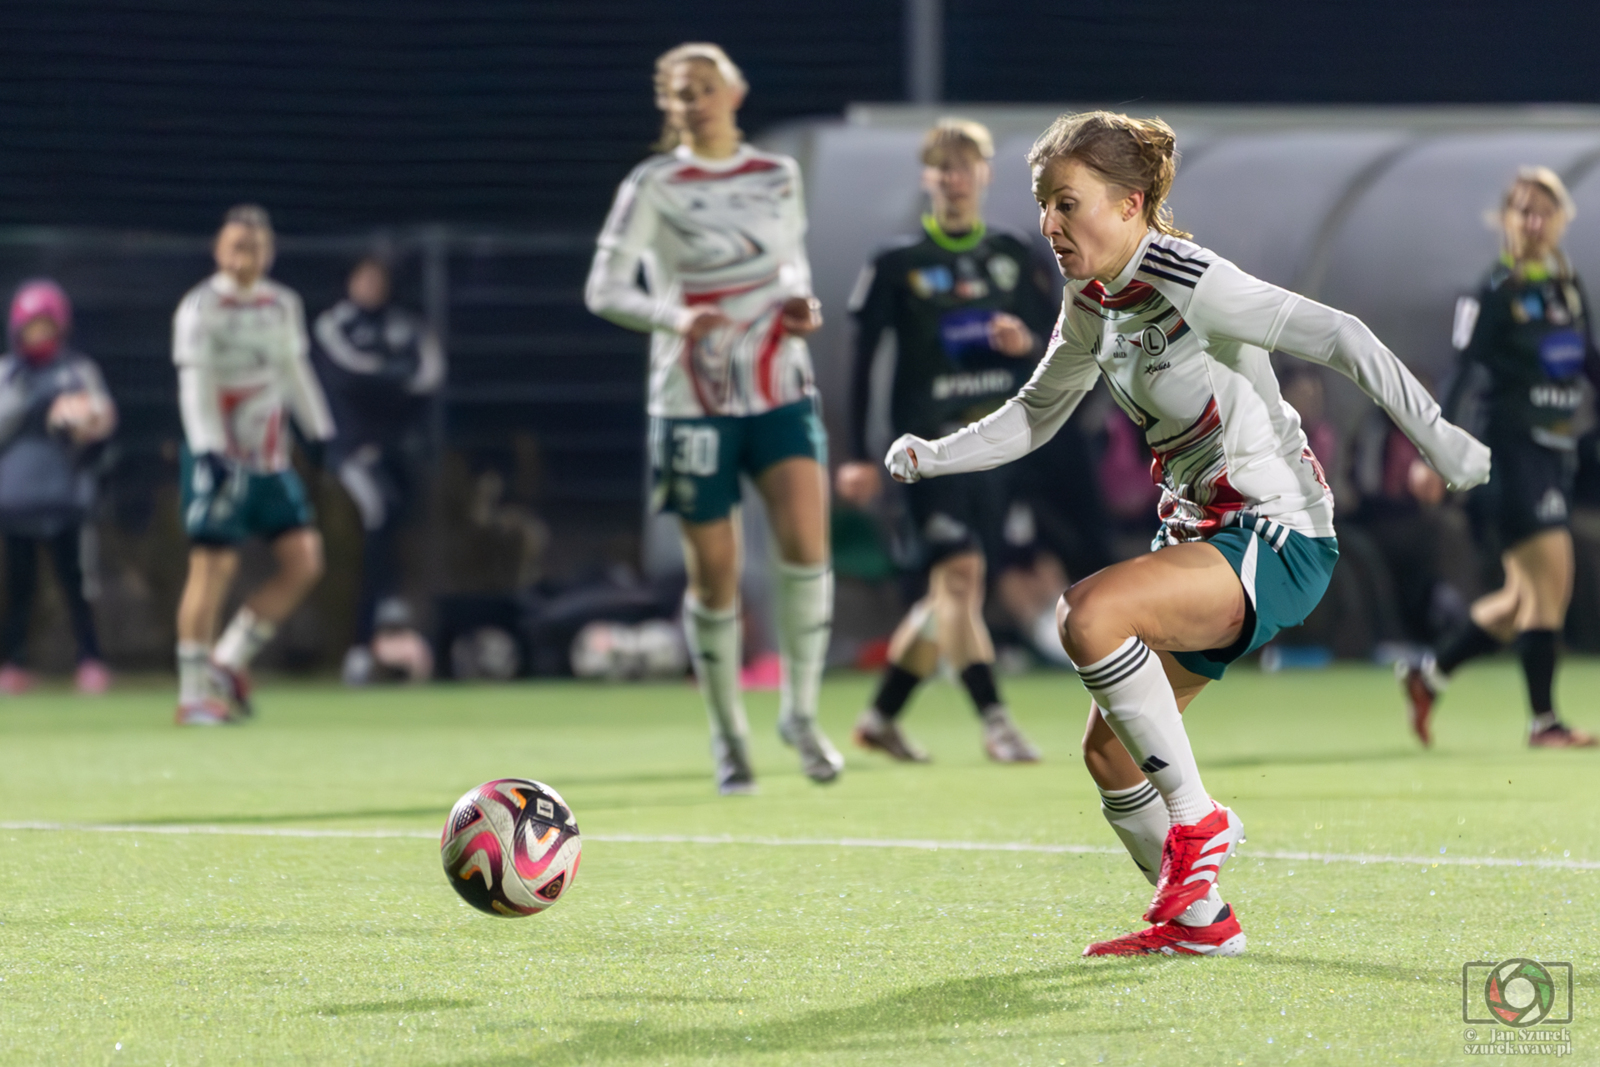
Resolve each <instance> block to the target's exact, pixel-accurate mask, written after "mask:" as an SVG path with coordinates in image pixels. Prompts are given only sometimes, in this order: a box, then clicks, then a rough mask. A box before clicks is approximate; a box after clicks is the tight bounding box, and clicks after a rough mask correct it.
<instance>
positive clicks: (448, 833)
mask: <svg viewBox="0 0 1600 1067" xmlns="http://www.w3.org/2000/svg"><path fill="white" fill-rule="evenodd" d="M581 848H582V844H581V842H580V841H579V840H578V823H577V820H575V819H574V818H573V817H572V809H571V808H569V807H567V802H566V801H565V800H562V799H561V794H560V793H557V792H556V791H555V790H554V789H551V788H550V787H549V786H547V785H545V784H544V783H543V782H534V781H530V780H528V779H526V778H497V779H495V780H494V781H492V782H485V783H483V784H482V785H480V786H478V787H477V788H476V789H472V790H469V791H468V792H467V794H466V795H465V796H463V797H462V798H461V799H460V800H458V801H456V806H455V807H454V808H452V809H450V819H449V821H448V822H446V823H445V824H444V835H443V836H442V837H441V838H440V840H439V858H440V859H441V860H443V861H444V873H445V877H447V878H449V879H450V884H451V885H452V886H454V887H455V890H456V892H457V893H460V894H461V899H463V900H465V901H466V902H467V903H468V904H471V905H472V906H473V907H474V908H477V909H478V910H479V911H486V912H488V913H489V914H490V915H505V916H509V917H511V918H516V917H518V916H521V915H535V914H537V913H539V912H541V911H543V910H544V909H546V908H548V907H549V906H550V905H552V904H554V903H555V902H556V901H558V900H560V899H561V894H562V893H565V892H566V891H567V889H568V887H569V886H571V885H572V880H573V879H574V878H576V877H577V875H578V853H579V851H580V850H581Z"/></svg>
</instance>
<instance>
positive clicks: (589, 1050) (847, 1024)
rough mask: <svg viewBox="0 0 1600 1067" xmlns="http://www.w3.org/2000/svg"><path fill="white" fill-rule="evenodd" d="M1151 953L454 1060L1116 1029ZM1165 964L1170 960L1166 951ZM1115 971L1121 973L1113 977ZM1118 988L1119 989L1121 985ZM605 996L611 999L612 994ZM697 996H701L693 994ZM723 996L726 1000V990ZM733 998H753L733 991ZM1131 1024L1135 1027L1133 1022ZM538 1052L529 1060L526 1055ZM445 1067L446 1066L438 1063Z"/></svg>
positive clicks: (885, 1044)
mask: <svg viewBox="0 0 1600 1067" xmlns="http://www.w3.org/2000/svg"><path fill="white" fill-rule="evenodd" d="M1152 962H1153V961H1152V960H1150V959H1135V960H1106V961H1096V963H1095V964H1094V965H1093V966H1068V967H1049V968H1041V969H1038V970H1033V971H1023V972H1018V973H1013V974H997V975H984V976H980V977H976V978H955V979H951V980H949V981H946V982H936V983H933V984H932V985H925V986H916V987H914V988H911V989H905V990H901V991H900V992H898V993H892V994H890V995H888V996H885V997H880V998H878V999H876V1000H872V1001H868V1002H867V1003H864V1004H858V1005H853V1006H851V1007H846V1008H825V1009H820V1010H817V1011H808V1012H802V1013H801V1014H799V1015H795V1016H791V1017H789V1018H784V1019H776V1020H773V1021H770V1022H764V1023H756V1022H750V1023H739V1022H736V1021H730V1022H729V1023H728V1024H727V1025H721V1026H673V1025H671V1024H670V1023H665V1022H656V1021H654V1020H648V1019H644V1018H642V1017H641V1018H636V1019H631V1020H627V1021H622V1020H618V1021H609V1022H579V1023H576V1024H574V1033H573V1035H572V1036H571V1037H569V1038H566V1039H564V1040H559V1041H556V1042H552V1043H547V1044H541V1045H540V1046H539V1047H538V1049H537V1052H536V1053H534V1052H533V1051H532V1050H525V1051H523V1052H522V1053H521V1054H519V1055H515V1056H509V1057H504V1058H500V1059H491V1060H484V1059H481V1058H474V1059H472V1060H470V1061H456V1062H455V1064H454V1065H453V1067H467V1064H468V1063H470V1064H472V1065H473V1067H511V1065H512V1064H516V1065H519V1067H520V1065H523V1064H526V1063H529V1062H537V1063H538V1064H539V1065H540V1067H564V1065H570V1064H582V1063H596V1062H607V1063H611V1062H622V1061H628V1060H651V1061H655V1062H660V1061H661V1060H662V1059H663V1058H664V1057H669V1058H670V1057H678V1056H682V1057H704V1056H719V1055H729V1054H732V1055H735V1056H737V1055H740V1054H746V1055H759V1054H784V1053H791V1052H808V1053H815V1052H828V1051H834V1052H843V1051H846V1050H851V1051H856V1052H863V1051H870V1050H873V1049H887V1048H894V1049H896V1050H898V1051H899V1052H901V1053H904V1052H905V1051H907V1050H910V1049H914V1048H915V1047H916V1046H917V1045H919V1044H927V1045H935V1044H936V1045H938V1046H941V1047H948V1044H949V1042H951V1041H952V1040H954V1041H960V1040H963V1039H964V1038H965V1037H966V1036H967V1034H973V1033H976V1032H977V1031H975V1030H968V1031H967V1034H964V1033H963V1031H962V1030H961V1029H957V1028H956V1024H957V1023H960V1024H961V1026H962V1027H964V1028H965V1027H973V1026H974V1024H977V1025H979V1026H982V1027H983V1028H984V1031H985V1032H988V1031H991V1030H992V1029H993V1028H994V1027H995V1026H996V1025H997V1024H998V1025H1000V1026H1001V1027H1002V1028H1003V1027H1004V1024H1006V1023H1008V1022H1010V1023H1016V1024H1021V1023H1024V1022H1026V1021H1027V1020H1030V1019H1034V1018H1038V1017H1041V1016H1046V1015H1054V1014H1059V1013H1061V1012H1088V1013H1091V1015H1090V1016H1088V1017H1086V1018H1085V1020H1084V1021H1086V1022H1088V1023H1090V1024H1091V1026H1090V1029H1088V1030H1080V1031H1079V1032H1081V1033H1090V1032H1093V1033H1097V1034H1106V1033H1116V1032H1121V1031H1120V1030H1119V1029H1118V1028H1115V1027H1112V1028H1110V1029H1107V1028H1106V1027H1104V1026H1099V1025H1093V1024H1097V1023H1101V1022H1103V1021H1104V1019H1103V1017H1102V1015H1101V1014H1099V1011H1100V1009H1101V1008H1102V1007H1103V1003H1104V1000H1105V995H1106V992H1107V983H1108V982H1109V981H1119V982H1124V983H1127V985H1126V986H1124V987H1123V988H1124V989H1127V988H1128V987H1129V986H1132V987H1134V988H1135V989H1136V988H1137V987H1138V986H1139V985H1141V984H1142V983H1143V982H1144V981H1146V979H1147V978H1148V977H1149V976H1150V975H1151V974H1153V968H1152V967H1150V966H1149V964H1151V963H1152ZM1160 962H1162V963H1168V965H1169V966H1170V962H1169V961H1166V960H1164V959H1163V960H1161V961H1160ZM1113 976H1114V977H1113ZM1119 992H1121V990H1119ZM606 999H612V998H611V997H607V998H606ZM615 999H616V1000H618V1001H619V1002H624V1003H625V1002H628V1001H635V1002H637V1001H648V1002H651V1003H655V1002H656V1001H655V1000H654V999H653V998H650V997H626V996H621V995H619V996H616V997H615ZM693 999H695V1000H696V1001H698V1000H699V999H700V998H693ZM716 1002H720V999H719V1000H717V1001H716ZM732 1003H749V1004H753V1003H755V1001H753V1000H746V999H736V1000H734V1001H732V1002H730V1006H729V1008H728V1009H727V1010H728V1014H729V1015H732V1014H733V1012H734V1009H733V1007H732ZM1127 1029H1128V1030H1129V1031H1132V1030H1136V1029H1137V1028H1136V1027H1130V1028H1127ZM530 1054H532V1055H534V1057H535V1058H534V1060H532V1061H530V1059H529V1055H530ZM440 1067H444V1065H440Z"/></svg>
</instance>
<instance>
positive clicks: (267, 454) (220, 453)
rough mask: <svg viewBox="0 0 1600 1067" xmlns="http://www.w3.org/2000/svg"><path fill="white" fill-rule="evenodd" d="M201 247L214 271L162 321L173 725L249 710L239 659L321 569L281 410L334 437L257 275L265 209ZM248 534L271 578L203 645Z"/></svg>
mask: <svg viewBox="0 0 1600 1067" xmlns="http://www.w3.org/2000/svg"><path fill="white" fill-rule="evenodd" d="M213 253H214V255H215V258H216V263H217V272H216V273H215V274H213V275H212V276H211V277H209V278H207V279H206V280H205V281H203V282H201V283H200V284H199V285H197V286H195V287H194V288H193V289H191V290H189V293H188V295H186V296H185V297H184V298H183V302H182V303H180V304H179V305H178V311H177V314H176V315H175V316H174V317H173V322H172V361H173V362H174V363H176V364H177V366H178V407H179V411H180V413H181V414H182V417H183V433H184V445H183V450H182V455H181V477H182V479H183V483H182V490H183V491H182V496H181V500H182V507H183V528H184V532H185V533H187V534H188V535H189V542H190V548H189V577H188V580H187V581H186V582H185V583H184V587H183V598H182V599H181V600H180V601H179V602H178V713H177V722H178V725H180V726H215V725H218V724H220V723H225V722H231V721H234V720H236V719H238V718H241V717H247V716H249V715H250V714H251V706H250V697H249V683H248V680H247V679H248V675H247V671H248V670H249V666H250V661H251V660H252V659H254V658H255V655H256V653H257V652H259V651H261V649H262V648H263V647H264V646H265V645H266V644H267V642H268V641H271V640H272V637H273V635H274V634H275V633H277V630H278V624H279V623H281V622H282V621H283V620H284V619H286V618H288V616H289V613H290V612H292V611H293V610H294V609H295V608H296V607H297V606H298V605H299V604H300V601H301V600H302V599H304V597H305V595H306V594H307V593H308V592H310V591H311V587H312V586H314V585H315V584H316V583H317V580H318V579H319V578H320V577H321V576H322V535H321V534H319V533H318V532H317V529H316V527H315V526H313V525H312V522H313V515H312V511H311V503H310V501H308V500H307V499H306V491H305V486H304V485H302V484H301V482H300V478H299V477H298V476H297V475H296V474H295V472H294V468H293V467H291V466H290V465H289V446H290V435H289V427H288V426H287V424H286V423H285V421H284V416H285V414H290V413H292V414H293V416H294V420H295V422H296V423H297V424H298V425H299V427H300V430H301V432H302V433H304V434H305V436H306V437H307V439H309V440H314V441H325V440H327V439H328V438H329V437H332V436H333V417H332V416H331V415H330V414H329V413H328V402H327V400H326V399H325V398H324V397H323V395H322V388H321V387H320V386H319V385H318V384H317V378H316V375H315V374H314V373H312V370H311V363H310V361H309V359H308V358H307V355H306V350H307V341H306V322H305V312H304V311H303V310H302V308H301V304H300V297H299V296H297V295H296V294H295V292H294V290H292V289H290V288H288V287H287V286H283V285H279V284H278V283H277V282H275V281H273V280H272V279H271V278H269V277H267V272H268V271H269V270H270V269H271V268H272V254H273V242H272V222H271V220H270V219H269V218H268V217H267V213H266V211H265V210H264V209H262V208H260V207H257V206H256V205H254V204H241V205H239V206H238V207H235V208H233V209H231V210H230V211H229V212H228V214H227V216H226V217H225V218H224V219H223V223H222V229H221V230H220V231H218V233H217V240H216V244H215V246H214V247H213ZM252 536H257V537H260V538H262V539H263V540H265V541H266V542H267V543H268V544H269V545H270V546H271V547H272V555H273V558H274V560H275V561H276V562H277V564H278V570H277V573H276V574H274V575H273V576H272V577H271V578H268V579H267V580H266V581H265V582H263V583H262V584H261V585H260V586H259V587H258V588H257V589H256V590H255V592H253V593H251V595H250V597H249V599H247V600H246V601H245V602H244V604H243V605H242V606H241V607H240V608H239V610H238V612H237V613H236V614H235V615H234V617H233V620H232V621H231V622H229V623H228V626H227V628H226V629H225V630H224V631H223V633H222V637H221V638H220V639H218V640H217V643H216V648H215V649H213V648H212V647H211V642H212V639H213V637H215V634H216V628H217V614H218V612H220V611H221V610H222V602H223V600H224V599H225V598H226V597H227V595H228V589H229V587H230V586H232V585H233V579H234V575H235V574H237V573H238V570H239V545H240V544H241V543H242V542H244V541H245V540H246V539H248V538H250V537H252Z"/></svg>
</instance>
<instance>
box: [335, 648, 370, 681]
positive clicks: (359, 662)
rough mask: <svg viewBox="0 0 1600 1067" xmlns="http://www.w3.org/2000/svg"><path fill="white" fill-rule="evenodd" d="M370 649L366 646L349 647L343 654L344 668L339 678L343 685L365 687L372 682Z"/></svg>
mask: <svg viewBox="0 0 1600 1067" xmlns="http://www.w3.org/2000/svg"><path fill="white" fill-rule="evenodd" d="M373 666H374V663H373V659H372V649H370V648H368V647H367V646H366V645H351V646H350V648H349V649H348V650H347V651H346V652H345V654H344V667H343V668H342V669H341V670H340V671H339V676H340V677H341V678H342V679H343V680H344V684H345V685H349V686H359V685H366V684H367V683H368V682H370V681H372V668H373Z"/></svg>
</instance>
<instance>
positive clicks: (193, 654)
mask: <svg viewBox="0 0 1600 1067" xmlns="http://www.w3.org/2000/svg"><path fill="white" fill-rule="evenodd" d="M210 667H211V649H210V647H208V646H207V645H206V644H205V642H203V641H179V642H178V703H180V704H193V703H195V702H196V701H200V700H204V699H205V698H206V697H208V696H210V695H211V675H210Z"/></svg>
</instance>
